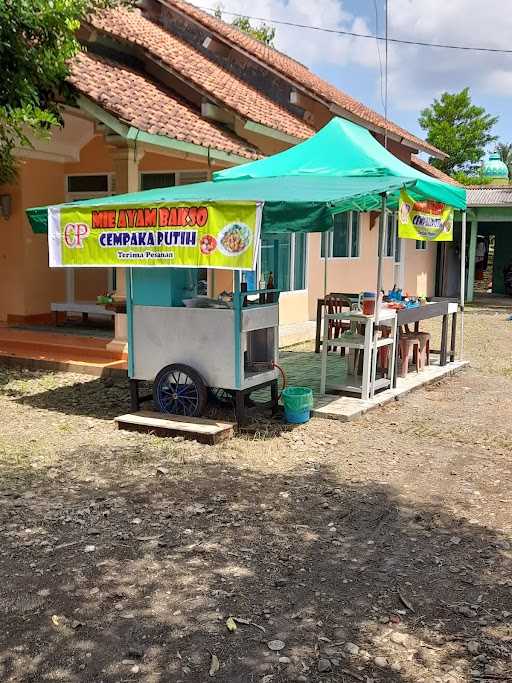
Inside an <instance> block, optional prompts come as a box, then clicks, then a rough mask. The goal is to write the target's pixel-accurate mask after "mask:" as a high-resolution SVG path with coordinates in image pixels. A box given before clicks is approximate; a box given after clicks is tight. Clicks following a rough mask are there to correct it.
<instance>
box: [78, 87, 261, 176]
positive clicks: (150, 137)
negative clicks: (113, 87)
mask: <svg viewBox="0 0 512 683" xmlns="http://www.w3.org/2000/svg"><path fill="white" fill-rule="evenodd" d="M78 106H79V107H80V109H81V110H82V111H85V112H86V113H87V114H89V116H91V117H92V118H93V119H95V120H96V121H99V122H100V123H103V124H104V125H105V126H107V128H110V129H111V130H113V131H114V133H116V134H117V135H119V137H121V138H123V139H125V140H127V141H133V142H140V143H141V144H146V145H150V146H153V147H158V148H161V149H173V150H176V151H180V152H184V153H188V154H194V155H196V156H201V157H207V158H208V159H214V160H217V161H222V162H230V163H233V164H245V163H247V160H248V159H247V158H246V157H242V156H239V155H238V154H233V153H231V152H225V151H223V150H219V149H216V148H214V147H210V146H203V145H197V144H195V143H193V142H185V141H183V140H177V139H174V138H171V137H169V136H167V135H160V134H155V133H148V132H147V131H143V130H140V129H139V128H136V127H135V126H132V125H130V124H128V123H126V122H124V121H122V120H121V119H120V118H118V117H117V116H115V115H114V114H111V113H110V112H109V111H107V110H105V109H103V107H100V106H99V105H98V104H97V103H96V102H94V101H93V100H92V99H90V98H89V97H86V96H85V95H83V94H80V95H79V97H78Z"/></svg>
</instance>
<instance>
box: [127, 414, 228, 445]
mask: <svg viewBox="0 0 512 683" xmlns="http://www.w3.org/2000/svg"><path fill="white" fill-rule="evenodd" d="M115 422H116V423H117V426H118V428H119V429H126V430H131V431H140V432H151V433H153V434H157V435H158V436H183V437H184V438H185V439H193V440H194V441H199V442H200V443H206V444H217V443H220V442H221V441H225V440H226V439H230V438H231V437H232V436H233V434H234V428H235V425H234V423H232V422H217V421H215V420H207V419H205V418H202V417H180V416H178V415H166V414H164V413H157V412H155V411H153V410H139V411H137V412H135V413H129V414H126V415H120V416H119V417H116V418H115Z"/></svg>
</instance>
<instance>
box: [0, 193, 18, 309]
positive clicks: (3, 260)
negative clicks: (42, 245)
mask: <svg viewBox="0 0 512 683" xmlns="http://www.w3.org/2000/svg"><path fill="white" fill-rule="evenodd" d="M0 194H10V195H11V197H12V214H11V217H10V218H9V220H7V221H6V220H5V218H1V217H0V231H1V239H0V322H5V321H6V320H7V314H8V312H9V311H10V310H11V309H12V310H15V311H22V310H23V301H24V298H23V297H24V288H23V268H24V251H23V230H22V229H21V226H22V224H23V206H22V197H21V188H20V187H19V186H8V185H0Z"/></svg>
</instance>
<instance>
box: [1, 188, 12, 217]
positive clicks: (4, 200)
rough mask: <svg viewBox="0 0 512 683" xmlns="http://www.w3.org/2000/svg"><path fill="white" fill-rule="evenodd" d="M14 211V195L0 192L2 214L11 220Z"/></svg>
mask: <svg viewBox="0 0 512 683" xmlns="http://www.w3.org/2000/svg"><path fill="white" fill-rule="evenodd" d="M11 213H12V195H10V194H0V214H1V215H2V218H5V220H6V221H7V220H9V218H10V217H11Z"/></svg>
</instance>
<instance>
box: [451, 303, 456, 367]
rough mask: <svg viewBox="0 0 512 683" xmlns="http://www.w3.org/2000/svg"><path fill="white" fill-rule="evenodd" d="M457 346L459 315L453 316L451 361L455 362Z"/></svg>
mask: <svg viewBox="0 0 512 683" xmlns="http://www.w3.org/2000/svg"><path fill="white" fill-rule="evenodd" d="M456 345H457V314H456V313H453V314H452V338H451V343H450V361H451V362H452V363H453V362H454V361H455V347H456Z"/></svg>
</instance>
